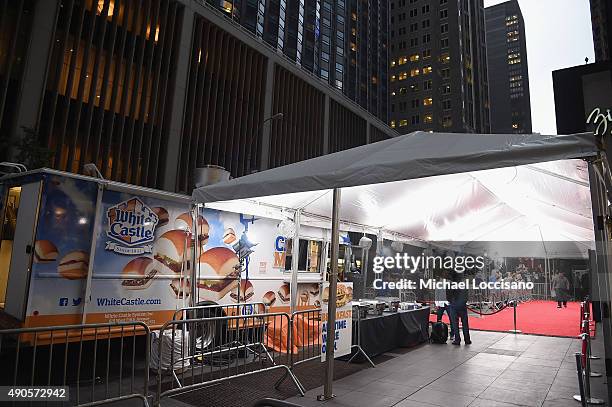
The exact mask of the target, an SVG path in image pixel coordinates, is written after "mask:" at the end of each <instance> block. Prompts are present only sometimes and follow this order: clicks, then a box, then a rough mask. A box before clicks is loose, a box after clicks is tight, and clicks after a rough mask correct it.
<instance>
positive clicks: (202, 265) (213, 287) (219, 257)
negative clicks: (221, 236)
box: [197, 247, 240, 301]
mask: <svg viewBox="0 0 612 407" xmlns="http://www.w3.org/2000/svg"><path fill="white" fill-rule="evenodd" d="M198 264H199V275H200V276H201V277H203V278H201V279H199V280H198V282H197V285H198V288H199V289H200V297H201V298H200V299H204V300H208V301H218V300H220V299H221V298H223V297H225V296H226V295H227V293H229V292H230V291H231V290H232V289H234V288H235V287H236V286H237V285H238V277H239V276H240V262H239V260H238V256H236V253H234V252H233V251H232V250H230V249H228V248H226V247H214V248H212V249H210V250H207V251H205V252H204V253H202V254H201V255H200V258H199V259H198Z"/></svg>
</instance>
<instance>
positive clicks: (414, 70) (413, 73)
mask: <svg viewBox="0 0 612 407" xmlns="http://www.w3.org/2000/svg"><path fill="white" fill-rule="evenodd" d="M419 73H420V71H419V69H418V68H415V69H411V70H410V77H411V78H414V77H415V76H418V75H419Z"/></svg>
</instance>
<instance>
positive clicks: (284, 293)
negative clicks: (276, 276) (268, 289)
mask: <svg viewBox="0 0 612 407" xmlns="http://www.w3.org/2000/svg"><path fill="white" fill-rule="evenodd" d="M290 293H291V289H290V288H289V284H287V283H284V284H283V285H281V286H280V288H279V289H278V291H277V294H278V298H280V300H281V301H282V302H288V301H289V295H290Z"/></svg>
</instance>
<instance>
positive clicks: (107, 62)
mask: <svg viewBox="0 0 612 407" xmlns="http://www.w3.org/2000/svg"><path fill="white" fill-rule="evenodd" d="M347 7H349V6H348V3H347V4H345V3H344V2H328V1H319V0H306V1H304V0H288V1H285V0H277V1H275V0H269V1H263V0H253V1H252V0H241V1H233V2H228V1H224V2H218V1H215V2H214V4H212V5H211V4H209V3H208V2H205V1H198V2H195V1H188V0H48V1H47V0H45V1H41V0H40V1H35V0H15V1H3V2H0V21H1V22H2V24H1V25H0V126H1V130H2V132H1V133H0V142H1V143H2V145H3V148H2V149H0V154H2V155H3V157H2V159H3V160H15V159H16V157H17V156H18V153H19V151H18V148H17V147H16V145H18V142H19V141H20V140H22V139H23V138H24V137H25V135H26V134H34V135H35V137H38V142H39V143H40V146H41V147H44V148H45V149H47V151H49V152H50V153H51V158H50V161H49V162H48V163H45V164H44V165H45V166H49V167H52V168H55V169H59V170H64V171H71V172H78V173H82V172H83V169H84V167H85V165H86V164H89V163H94V164H95V165H96V166H97V167H98V168H99V169H100V171H101V173H102V175H103V176H104V177H105V178H107V179H111V180H116V181H123V182H128V183H132V184H137V185H143V186H149V187H154V188H159V189H165V190H169V191H179V192H190V190H191V188H192V186H193V182H194V180H193V174H194V170H195V169H196V168H198V167H202V166H205V165H219V166H223V167H224V168H226V169H227V170H228V171H230V173H231V175H232V176H233V177H239V176H242V175H245V174H249V173H250V172H252V171H254V170H261V169H266V168H270V167H274V166H279V165H284V164H288V163H292V162H296V161H300V160H305V159H308V158H312V157H316V156H319V155H322V154H327V153H330V152H333V151H338V150H340V149H344V148H349V147H351V146H356V145H361V144H365V143H367V142H372V141H377V140H380V139H384V138H388V137H391V136H393V135H394V134H395V132H394V131H393V130H391V129H390V128H389V127H388V126H386V124H385V123H384V122H382V121H381V120H379V119H378V118H377V117H376V116H374V115H372V114H371V113H369V112H368V111H367V110H366V109H365V108H363V107H360V106H359V105H358V104H356V103H354V102H353V101H351V100H350V99H348V98H347V97H346V96H345V95H343V94H342V92H340V91H339V90H340V89H341V90H342V91H343V92H345V91H346V87H345V84H347V83H348V81H347V80H346V77H347V75H348V73H347V72H348V71H347V69H346V67H347V66H348V65H347V58H348V55H349V54H348V52H347V51H346V49H345V48H343V46H342V44H344V43H345V42H347V41H348V40H349V37H348V36H347V34H346V33H347V31H346V30H347V29H348V28H346V29H343V27H348V24H347V23H346V21H347V19H346V13H348V11H347ZM232 20H233V21H232ZM355 21H359V18H357V20H355ZM377 24H378V22H377ZM324 33H325V34H324ZM324 35H325V36H326V37H325V40H323V36H324ZM356 36H357V33H355V37H356ZM343 41H344V42H343ZM270 45H272V47H271V46H270ZM281 50H282V52H281ZM376 58H381V57H380V56H377V57H376ZM379 60H380V59H372V57H368V58H367V59H366V61H370V62H371V61H379ZM300 64H301V66H299V65H300ZM305 68H307V69H305ZM369 69H370V70H368V71H366V72H369V73H368V75H367V77H368V78H370V77H371V76H372V75H374V74H373V73H372V72H373V71H372V70H374V71H376V72H378V71H377V69H378V68H376V67H375V66H374V65H370V68H369ZM306 71H310V73H308V72H306ZM323 72H327V75H328V80H327V83H325V82H324V81H321V80H320V79H319V77H320V76H321V75H324V73H323ZM313 73H316V74H317V76H314V75H312V74H313ZM360 74H361V72H360ZM376 75H380V74H378V73H377V74H376ZM376 75H374V76H376ZM376 77H377V78H378V77H379V76H376ZM380 77H383V76H380ZM366 82H367V83H363V84H362V85H363V87H365V89H366V92H365V95H366V98H365V99H364V103H365V105H367V104H368V103H370V105H371V106H376V107H377V109H384V106H385V104H384V98H382V99H381V97H380V90H381V89H383V87H382V85H381V86H378V87H372V86H371V85H372V82H371V81H366ZM331 85H335V86H331ZM360 86H361V85H360ZM368 86H369V88H368ZM373 89H376V91H377V92H378V96H374V95H373V94H372V93H371V92H372V91H373ZM368 101H369V102H368ZM366 107H367V106H366ZM279 113H282V115H281V118H280V119H275V120H272V118H273V116H279V115H278V114H279ZM379 113H380V111H379ZM24 129H28V130H29V129H31V130H32V131H29V132H26V131H25V130H24ZM37 165H38V164H37Z"/></svg>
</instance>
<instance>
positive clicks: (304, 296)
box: [300, 291, 310, 305]
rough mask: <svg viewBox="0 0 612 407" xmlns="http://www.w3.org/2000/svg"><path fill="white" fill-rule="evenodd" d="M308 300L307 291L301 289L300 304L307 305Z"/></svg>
mask: <svg viewBox="0 0 612 407" xmlns="http://www.w3.org/2000/svg"><path fill="white" fill-rule="evenodd" d="M309 300H310V295H309V294H308V291H302V293H301V294H300V304H303V305H307V304H308V302H309Z"/></svg>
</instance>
